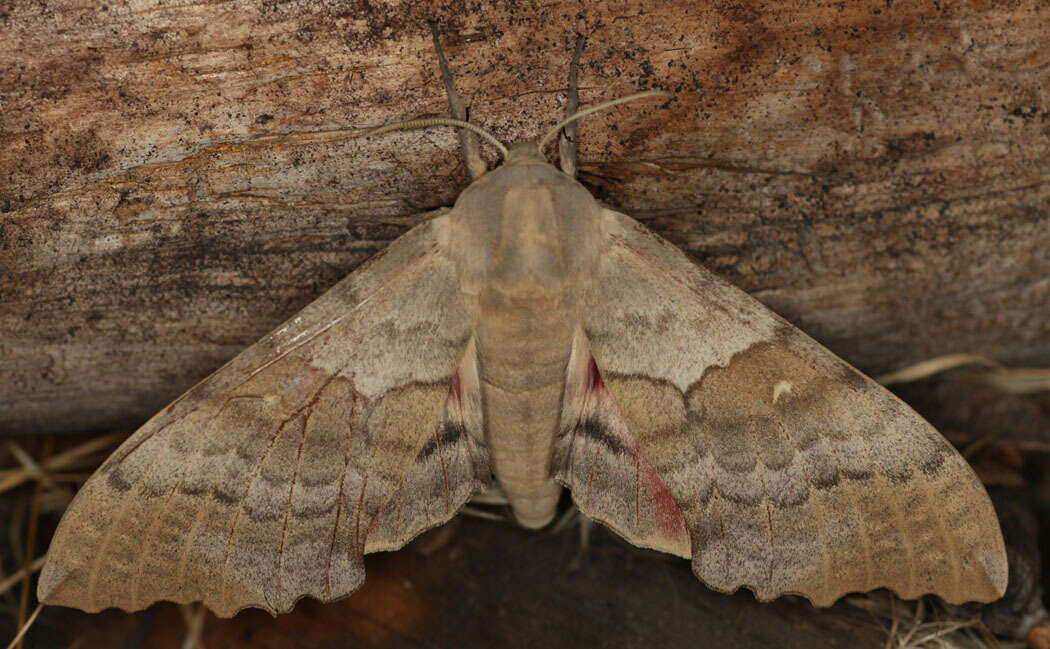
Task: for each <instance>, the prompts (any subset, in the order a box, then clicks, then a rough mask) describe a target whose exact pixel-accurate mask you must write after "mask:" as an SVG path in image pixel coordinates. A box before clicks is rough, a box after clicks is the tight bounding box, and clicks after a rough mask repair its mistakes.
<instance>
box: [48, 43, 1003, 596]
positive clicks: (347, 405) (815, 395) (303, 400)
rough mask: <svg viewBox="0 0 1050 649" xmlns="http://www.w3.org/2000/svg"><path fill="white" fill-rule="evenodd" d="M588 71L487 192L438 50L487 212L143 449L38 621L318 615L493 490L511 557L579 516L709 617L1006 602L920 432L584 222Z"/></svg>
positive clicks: (191, 397) (347, 298) (968, 486)
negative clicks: (64, 613)
mask: <svg viewBox="0 0 1050 649" xmlns="http://www.w3.org/2000/svg"><path fill="white" fill-rule="evenodd" d="M436 41H437V37H436V34H435V43H436ZM580 45H582V41H581V43H579V44H578V46H577V49H576V56H575V58H574V60H573V66H572V72H571V75H570V81H571V83H570V88H571V91H570V101H569V109H568V111H567V112H569V113H570V116H569V118H567V119H566V120H565V121H564V122H562V123H561V124H559V125H558V126H557V127H556V128H555V129H554V130H553V131H551V133H550V134H548V136H547V137H546V138H544V139H543V140H542V141H540V142H539V143H537V142H527V143H524V144H521V145H519V146H516V147H514V148H513V149H511V150H510V151H509V152H506V149H503V150H504V151H505V161H504V163H503V164H502V165H501V166H499V167H498V168H496V169H494V170H491V171H486V170H485V163H484V162H483V161H482V159H481V157H480V155H479V154H478V151H479V149H478V141H477V139H476V136H475V134H474V131H477V130H478V129H477V127H475V126H473V125H470V124H468V123H466V122H463V121H461V120H463V119H464V117H465V113H464V111H463V110H462V105H461V104H459V101H458V98H457V96H456V95H455V91H454V88H453V84H452V77H451V74H450V73H449V72H448V67H447V64H446V62H445V59H444V56H443V55H442V54H441V52H440V48H438V58H439V61H440V63H441V67H442V72H443V75H444V78H445V85H446V88H447V90H448V93H449V97H450V102H451V103H452V106H453V115H454V116H455V117H458V118H459V120H441V119H438V120H424V121H423V122H426V123H435V122H437V123H449V124H454V125H457V126H460V127H462V128H463V129H464V130H461V131H460V133H461V141H462V143H463V150H464V153H465V156H466V158H467V162H468V168H469V169H470V170H471V171H472V173H473V174H474V175H475V176H476V178H475V180H474V181H473V183H472V184H471V185H470V186H469V187H467V188H466V189H465V190H464V191H463V192H462V194H461V195H460V196H459V198H458V200H457V201H456V202H455V206H454V207H452V208H451V209H450V210H448V211H446V212H444V213H442V214H440V215H438V216H436V217H434V218H433V219H431V220H429V221H427V222H425V223H423V224H421V225H419V226H418V227H416V228H414V229H412V230H411V231H409V232H408V233H406V234H405V235H403V236H402V237H400V238H399V239H397V240H396V241H394V242H393V243H391V244H390V245H389V246H388V247H387V248H386V249H385V250H384V251H382V252H381V253H379V254H377V255H376V256H375V257H373V258H372V259H371V260H369V261H368V262H367V263H365V264H364V265H362V266H361V267H359V268H358V269H357V270H355V271H354V272H353V273H351V274H350V275H349V276H348V277H347V278H345V279H344V280H342V281H341V282H339V283H338V284H336V285H335V286H334V287H333V288H332V289H331V290H329V291H328V292H327V293H325V294H324V295H323V296H321V297H320V298H318V299H317V300H316V301H315V302H313V303H312V304H310V305H309V306H307V307H306V308H305V309H303V310H302V311H301V312H299V313H298V314H296V315H295V316H294V317H293V318H292V319H291V320H289V321H287V322H286V323H284V324H283V325H281V326H280V327H279V328H278V329H277V330H276V331H274V332H272V333H271V334H269V335H268V336H266V337H265V338H263V339H262V340H260V341H259V342H257V343H256V344H254V345H252V346H251V347H249V348H248V349H247V350H245V351H244V352H243V353H241V354H240V355H239V356H237V357H236V358H235V359H233V360H232V361H231V362H230V363H228V364H227V365H226V366H224V367H223V368H221V369H220V370H218V371H217V372H215V373H214V374H212V375H211V376H210V377H208V378H207V379H205V380H204V381H203V382H201V383H200V384H198V385H197V386H196V387H194V388H193V389H191V390H190V391H189V392H187V393H186V394H184V395H183V396H182V397H180V398H179V399H178V400H176V401H175V402H174V403H172V404H171V405H169V406H168V407H166V408H165V409H164V410H163V411H161V412H160V413H159V414H157V415H156V416H154V417H153V418H152V419H151V420H149V422H147V423H146V424H145V425H144V426H142V428H140V429H139V430H138V431H137V432H136V433H134V434H133V435H132V436H131V437H130V438H129V439H128V440H127V441H126V442H125V443H124V444H123V445H122V446H121V447H120V448H119V449H118V450H117V451H116V452H115V453H114V454H113V455H112V457H110V458H109V459H108V460H107V461H106V462H105V463H104V464H103V466H102V467H101V468H100V469H99V470H98V471H97V472H96V473H95V474H94V475H93V476H92V477H91V478H90V479H89V480H88V481H87V483H86V484H85V485H84V487H83V488H82V489H81V490H80V492H79V493H78V494H77V496H76V498H75V500H74V501H73V503H72V505H71V506H70V507H69V509H68V511H67V512H66V514H65V516H64V518H63V519H62V521H61V523H60V524H59V527H58V530H57V532H56V534H55V537H54V539H53V541H52V544H51V547H50V550H49V552H48V555H47V560H46V563H45V565H44V568H43V572H42V574H41V577H40V581H39V590H38V594H39V597H40V600H41V601H42V602H44V603H47V604H59V605H65V606H73V607H77V608H81V609H84V610H87V611H98V610H101V609H103V608H106V607H110V606H116V607H120V608H122V609H126V610H136V609H141V608H144V607H146V606H148V605H149V604H151V603H152V602H155V601H158V600H172V601H176V602H193V601H200V602H203V603H204V604H205V605H206V606H208V607H209V608H210V609H211V610H212V611H214V612H215V613H216V614H218V615H220V616H230V615H233V614H234V613H236V612H237V611H239V610H241V609H244V608H246V607H259V608H263V609H266V610H268V611H270V612H271V613H281V612H286V611H288V610H290V609H291V608H292V607H293V605H294V604H295V602H296V601H298V600H299V599H300V598H302V597H305V596H309V597H314V598H317V599H319V600H322V601H329V600H332V599H336V598H340V597H343V596H345V595H348V594H349V593H351V592H353V591H354V590H355V589H356V588H358V586H360V585H361V583H362V582H363V581H364V579H365V571H364V564H363V556H364V555H365V554H366V553H369V552H379V551H383V550H393V549H396V548H399V547H401V546H403V545H404V544H405V543H407V542H408V541H409V540H411V539H412V538H413V537H415V536H416V535H418V534H419V533H420V532H422V531H424V530H426V529H428V528H431V527H433V526H436V525H439V524H441V523H443V522H445V521H447V520H449V519H450V518H451V517H452V516H453V515H454V514H455V513H456V512H457V510H458V509H459V508H460V507H461V506H462V505H463V504H464V503H465V502H466V501H467V500H468V499H469V498H470V497H471V495H472V494H474V493H475V492H476V491H478V490H480V489H482V488H484V487H486V486H488V485H490V484H492V483H493V482H498V484H499V485H501V486H502V488H503V489H504V491H505V492H506V495H507V497H508V499H509V503H510V507H511V509H512V511H513V515H514V518H515V520H516V521H517V522H518V523H519V524H521V525H523V526H525V527H527V528H540V527H543V526H544V525H546V524H547V523H548V522H549V521H550V520H551V519H552V517H553V516H554V514H555V508H556V505H557V503H558V499H559V495H560V493H561V491H562V489H563V488H564V487H567V488H568V489H569V490H570V491H571V492H572V498H573V500H574V502H575V504H576V506H577V507H578V508H579V509H580V511H582V512H583V513H584V514H586V515H587V516H589V517H591V518H593V519H595V520H598V521H600V522H602V523H604V524H605V525H606V526H608V527H609V528H611V529H612V530H614V531H615V532H616V533H618V534H619V535H620V536H622V537H623V538H625V539H626V540H628V541H629V542H631V543H633V544H635V545H638V546H641V547H646V548H653V549H655V550H660V551H663V552H668V553H671V554H674V555H678V556H680V557H683V558H687V559H690V560H691V561H692V568H693V571H694V572H695V573H696V575H697V576H698V577H699V578H700V579H701V580H702V581H703V582H704V583H705V584H707V585H708V586H710V587H711V588H714V589H716V590H719V591H724V592H731V591H734V590H736V589H738V588H741V587H746V588H748V589H750V590H752V591H753V592H754V594H755V595H756V596H757V597H758V598H759V599H760V600H770V599H773V598H775V597H777V596H779V595H781V594H784V593H795V594H799V595H802V596H804V597H806V598H808V599H809V600H810V601H811V602H813V603H814V604H816V605H819V606H826V605H830V604H831V603H832V602H834V601H835V599H837V598H838V597H839V596H841V595H843V594H844V593H847V592H851V591H866V590H870V589H874V588H878V587H887V588H890V589H892V590H894V591H896V592H897V593H898V594H900V595H901V596H903V597H916V596H918V595H920V594H923V593H936V594H938V595H940V596H941V597H943V598H944V599H946V600H948V601H949V602H963V601H968V600H977V601H990V600H994V599H996V598H998V597H1000V596H1001V595H1002V594H1003V592H1004V590H1005V588H1006V580H1007V565H1006V556H1005V552H1004V547H1003V539H1002V535H1001V533H1000V530H999V524H998V521H997V519H996V515H995V512H994V511H993V509H992V506H991V503H990V501H989V498H988V495H987V493H986V492H985V490H984V488H983V487H982V485H981V483H980V482H979V481H978V479H977V477H976V476H975V475H974V473H973V471H972V470H971V469H970V467H969V466H968V465H967V464H966V462H965V460H964V459H963V458H962V457H961V456H960V455H959V453H958V452H956V451H955V449H954V448H953V447H952V446H951V445H950V444H948V442H947V441H945V440H944V438H942V437H941V436H940V435H939V434H938V433H937V431H936V430H934V429H933V428H932V427H931V426H930V425H929V424H927V423H926V422H925V421H923V420H922V419H921V418H920V417H919V416H918V415H917V414H916V413H914V412H913V411H912V410H910V409H909V408H908V407H907V406H906V405H904V404H903V403H902V402H901V401H899V400H898V399H896V398H895V397H894V396H893V395H891V394H890V393H889V392H887V391H886V390H885V389H883V388H882V387H880V386H879V385H877V384H876V383H874V382H873V381H871V380H870V379H868V378H866V377H865V376H864V375H862V374H861V373H860V372H858V371H857V370H855V369H854V368H853V367H851V366H850V365H848V364H847V363H845V362H844V361H842V360H841V359H839V358H837V357H836V356H835V355H833V354H832V353H831V352H829V351H828V350H827V349H825V348H824V347H822V346H820V345H819V344H817V343H816V342H815V341H813V340H812V339H810V338H809V337H807V336H806V335H805V334H803V333H802V332H800V331H799V330H798V329H796V328H795V327H793V326H792V325H790V324H789V323H788V322H786V321H785V320H783V319H782V318H780V317H779V316H777V315H776V314H774V313H772V312H771V311H770V310H768V309H767V308H766V307H764V306H763V305H762V304H760V303H759V302H757V301H756V300H754V299H752V298H751V297H749V296H748V295H747V294H746V293H744V292H743V291H741V290H739V289H737V288H735V287H733V286H731V285H730V284H728V283H727V282H725V281H723V280H721V279H719V278H718V277H716V276H714V275H713V274H711V273H710V272H708V271H707V270H705V269H704V268H703V267H702V266H700V265H698V264H697V263H695V262H693V261H692V260H690V259H689V258H688V257H687V256H686V255H685V254H683V253H682V252H681V251H679V250H678V249H677V248H676V247H675V246H674V245H672V244H670V243H668V242H667V241H665V240H664V239H662V238H660V237H659V236H657V235H656V234H654V233H653V232H651V231H650V230H648V229H647V228H645V227H644V226H642V225H641V224H639V223H638V222H637V221H635V220H633V219H632V218H630V217H629V216H626V215H624V214H621V213H619V212H617V211H615V210H612V209H609V208H608V207H605V206H603V205H602V204H601V203H599V202H598V201H596V200H595V199H594V198H593V197H592V196H591V194H590V193H588V191H587V190H586V189H585V188H584V187H583V186H582V185H581V184H579V183H578V182H577V181H576V180H575V179H574V175H575V151H574V148H573V145H572V137H571V135H570V136H569V137H566V136H565V135H563V139H562V149H561V150H562V156H561V158H562V163H561V169H558V168H556V167H554V166H553V165H551V164H550V163H548V162H547V160H546V159H545V158H544V156H543V154H542V150H543V144H544V143H545V141H546V140H548V139H550V138H551V137H553V136H554V135H557V133H558V132H560V130H561V127H562V126H564V125H566V124H568V123H572V122H574V120H575V119H577V118H578V117H580V116H582V115H583V114H585V113H587V112H588V111H582V112H579V113H577V112H576V111H575V104H576V83H575V75H576V66H577V61H578V57H579V52H580ZM423 122H416V123H409V124H408V126H419V125H421V124H423ZM569 128H570V127H566V130H568V129H569ZM465 129H472V130H465ZM485 136H486V137H489V138H490V139H494V138H491V136H488V135H487V134H485ZM497 144H498V143H497ZM500 146H501V147H502V145H500Z"/></svg>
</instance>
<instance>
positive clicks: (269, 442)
mask: <svg viewBox="0 0 1050 649" xmlns="http://www.w3.org/2000/svg"><path fill="white" fill-rule="evenodd" d="M447 230H448V222H447V219H446V218H445V217H438V218H436V219H434V220H432V221H429V222H428V223H426V224H424V225H421V226H419V227H418V228H415V229H414V230H412V231H411V232H409V233H407V234H406V235H405V236H404V237H402V238H400V239H398V240H397V241H395V242H394V243H392V244H391V245H390V246H389V247H388V248H387V249H386V250H385V251H384V252H383V253H380V255H378V256H377V257H376V258H374V259H373V260H370V261H369V262H368V263H367V264H365V265H364V266H362V267H361V268H360V269H358V270H357V271H355V272H354V273H352V274H351V275H350V276H349V277H347V278H346V279H345V280H343V281H342V282H340V283H339V284H337V285H336V286H335V287H334V288H332V289H331V290H330V291H329V292H327V293H326V294H325V295H323V296H322V297H320V298H319V299H318V300H317V301H315V302H313V303H312V304H310V305H309V306H307V307H306V308H305V309H303V310H302V311H301V312H300V313H299V314H298V315H296V316H295V317H294V318H292V319H291V320H290V321H288V322H287V323H285V324H284V325H283V326H282V327H280V328H278V329H277V330H276V331H274V332H273V333H271V334H270V335H268V336H267V337H266V338H264V339H263V340H261V341H260V342H258V343H256V344H255V345H253V346H252V347H250V348H249V349H247V350H246V351H244V352H243V353H242V354H241V355H239V356H238V357H237V358H235V359H234V360H232V361H231V362H230V363H229V364H227V365H226V366H225V367H223V368H222V369H220V370H219V371H217V372H216V373H215V374H213V375H212V376H210V377H209V378H207V379H206V380H204V381H203V382H201V383H200V384H199V385H197V386H196V387H194V388H193V389H192V390H190V391H189V392H187V393H186V394H185V395H183V396H182V397H181V398H180V399H179V400H177V401H176V402H174V403H173V404H171V405H170V406H168V407H167V408H166V409H165V410H163V411H162V412H160V413H159V414H158V415H157V416H155V417H154V418H153V419H151V420H150V421H149V422H147V423H146V424H145V425H144V426H143V427H142V428H141V429H140V430H138V431H137V432H136V433H135V434H134V435H132V437H131V438H130V439H128V441H127V442H126V443H125V444H124V445H123V446H121V447H120V448H119V449H118V450H117V451H116V452H115V453H114V455H113V456H112V457H111V458H110V459H109V460H108V461H107V462H106V463H105V464H104V465H103V466H102V468H100V469H99V471H98V472H97V473H96V474H95V475H94V476H92V478H91V479H90V480H89V481H88V482H87V483H86V484H85V485H84V487H83V489H81V491H80V492H79V493H78V494H77V497H76V499H75V500H74V502H73V504H72V505H71V506H70V508H69V510H68V511H67V512H66V515H65V516H64V517H63V519H62V521H61V523H60V525H59V528H58V531H57V532H56V534H55V537H54V540H53V541H52V545H51V548H50V550H49V552H48V556H47V562H46V563H45V566H44V569H43V573H42V574H41V577H40V583H39V596H40V600H41V601H43V602H45V603H47V604H61V605H66V606H74V607H77V608H81V609H84V610H87V611H97V610H100V609H102V608H106V607H109V606H117V607H120V608H123V609H126V610H135V609H140V608H143V607H145V606H148V605H149V604H150V603H152V602H154V601H157V600H161V599H163V600H172V601H176V602H191V601H202V602H203V603H204V604H205V605H207V606H208V607H209V608H210V609H212V610H213V611H214V612H215V613H217V614H218V615H222V616H229V615H232V614H234V613H236V612H237V611H238V610H240V609H242V608H245V607H250V606H254V607H260V608H264V609H267V610H269V611H270V612H272V613H276V612H284V611H288V610H289V609H291V607H292V606H293V605H294V604H295V602H296V601H297V600H298V599H299V598H301V597H303V596H312V597H315V598H317V599H320V600H325V601H327V600H331V599H334V598H337V597H341V596H344V595H347V594H349V593H350V592H351V591H353V590H354V589H355V588H357V587H358V586H359V585H360V584H361V582H362V581H363V580H364V566H363V563H362V555H363V553H365V552H368V551H373V550H380V549H388V548H394V547H399V546H400V545H403V544H404V543H405V542H407V541H408V540H409V539H411V538H412V537H413V536H414V535H416V534H418V533H419V532H420V531H422V530H424V529H426V528H428V527H431V526H433V525H436V524H438V523H440V522H443V521H445V520H447V519H448V518H450V517H451V516H452V515H453V514H454V513H455V511H456V510H457V509H458V508H459V506H460V505H461V504H462V503H463V502H464V501H465V500H466V499H467V498H469V496H470V494H471V493H472V492H473V491H474V490H475V489H476V488H479V487H480V486H482V485H484V484H485V483H486V482H487V481H488V480H489V468H488V453H487V450H486V449H485V447H484V442H483V436H482V430H481V421H480V408H479V405H478V402H479V400H480V397H479V388H478V380H477V368H476V364H477V358H476V355H475V352H474V345H473V342H472V339H471V336H472V326H473V325H472V318H471V316H470V314H469V313H468V312H467V308H466V307H465V305H464V303H463V301H462V299H461V297H460V293H459V290H458V288H459V286H458V280H457V276H456V270H455V268H454V266H453V264H452V262H451V261H450V260H449V259H448V257H447V255H446V253H445V250H446V247H447Z"/></svg>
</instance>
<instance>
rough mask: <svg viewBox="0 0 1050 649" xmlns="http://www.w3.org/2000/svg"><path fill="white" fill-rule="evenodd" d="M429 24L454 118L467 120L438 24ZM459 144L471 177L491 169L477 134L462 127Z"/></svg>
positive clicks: (462, 120)
mask: <svg viewBox="0 0 1050 649" xmlns="http://www.w3.org/2000/svg"><path fill="white" fill-rule="evenodd" d="M429 25H430V35H431V37H433V39H434V49H435V50H436V51H437V56H438V65H440V66H441V80H442V81H444V82H445V93H446V94H447V95H448V106H449V108H450V109H451V111H452V119H456V120H459V121H461V122H466V121H468V120H467V109H466V108H464V106H463V102H462V101H460V99H459V95H458V94H457V93H456V84H455V81H454V80H453V79H452V72H451V71H450V70H449V69H448V61H446V60H445V53H444V52H443V51H442V50H441V40H440V39H439V38H438V30H437V24H436V23H433V22H431V23H429ZM459 146H460V149H462V151H463V159H464V160H465V161H466V163H467V170H468V171H469V172H470V177H471V178H474V179H475V180H477V179H478V178H480V177H481V175H482V174H483V173H485V172H486V171H488V169H489V168H488V165H486V164H485V161H484V160H483V159H482V158H481V145H480V144H479V143H478V138H477V136H476V135H475V134H474V133H473V132H472V131H470V130H468V129H460V131H459Z"/></svg>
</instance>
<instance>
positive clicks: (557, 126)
mask: <svg viewBox="0 0 1050 649" xmlns="http://www.w3.org/2000/svg"><path fill="white" fill-rule="evenodd" d="M672 96H673V95H671V93H669V92H664V91H663V90H646V91H645V92H639V93H636V94H633V95H627V96H626V97H620V98H619V99H613V100H611V101H606V102H602V103H600V104H598V105H597V106H591V107H590V108H584V109H583V110H581V111H579V112H578V113H575V114H573V115H569V116H568V117H566V118H565V119H563V120H562V121H560V122H558V123H557V124H555V125H554V127H553V128H552V129H551V130H550V131H548V132H547V134H546V135H544V136H543V139H541V140H540V143H539V150H540V151H542V150H543V147H544V145H546V144H547V142H550V141H551V138H553V137H554V136H555V135H557V134H558V131H560V130H561V129H562V128H563V127H564V126H566V125H568V124H571V123H573V122H575V121H576V120H578V119H580V118H581V117H586V116H587V115H590V114H592V113H597V112H598V111H600V110H605V109H606V108H612V107H613V106H619V105H620V104H626V103H627V102H629V101H634V100H636V99H645V98H646V97H672Z"/></svg>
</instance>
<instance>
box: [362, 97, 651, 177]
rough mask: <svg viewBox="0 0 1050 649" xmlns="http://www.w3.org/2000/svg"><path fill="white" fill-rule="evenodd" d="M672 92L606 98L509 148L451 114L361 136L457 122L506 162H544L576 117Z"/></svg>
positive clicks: (390, 126) (385, 127) (494, 137)
mask: <svg viewBox="0 0 1050 649" xmlns="http://www.w3.org/2000/svg"><path fill="white" fill-rule="evenodd" d="M670 96H671V94H670V93H667V92H663V91H662V90H647V91H645V92H639V93H635V94H633V95H627V96H626V97H620V98H619V99H613V100H611V101H605V102H602V103H600V104H598V105H596V106H591V107H590V108H584V109H583V110H580V111H576V112H575V113H573V114H572V115H569V116H568V117H566V118H565V119H563V120H562V121H560V122H558V123H557V124H555V125H554V126H553V127H552V128H551V129H550V130H549V131H547V133H546V134H545V135H544V136H543V137H542V138H540V139H538V140H532V141H527V142H522V143H521V144H517V145H515V146H514V147H512V148H510V149H508V148H507V146H506V145H504V144H503V143H502V142H500V141H499V140H498V139H496V136H494V135H492V134H491V133H489V132H488V131H486V130H485V129H483V128H481V127H480V126H477V125H475V124H471V123H470V122H465V121H463V120H459V119H452V118H451V117H426V118H422V119H410V120H407V121H404V122H394V123H393V124H386V125H384V126H380V127H378V128H374V129H372V130H370V131H367V132H365V133H362V134H361V136H360V137H369V136H371V135H380V134H382V133H389V132H390V131H402V130H411V129H419V128H433V127H435V126H455V127H457V128H463V129H467V130H468V131H472V132H474V133H477V134H478V135H480V136H481V137H483V138H485V139H486V140H488V141H489V142H490V143H492V145H493V146H495V147H496V148H497V149H499V152H500V154H501V155H502V156H503V160H504V162H505V163H510V162H516V161H525V160H537V159H538V160H541V161H544V162H548V160H547V159H546V157H545V156H544V155H543V149H544V147H545V146H546V145H547V143H548V142H550V141H551V140H552V139H554V138H555V137H556V136H557V135H558V133H559V132H560V131H561V130H562V129H563V128H565V127H566V126H568V125H569V124H571V123H573V122H575V121H576V120H578V119H580V118H582V117H586V116H587V115H591V114H593V113H596V112H598V111H600V110H606V109H607V108H612V107H613V106H619V105H620V104H625V103H627V102H629V101H635V100H638V99H646V98H648V97H670Z"/></svg>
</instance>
